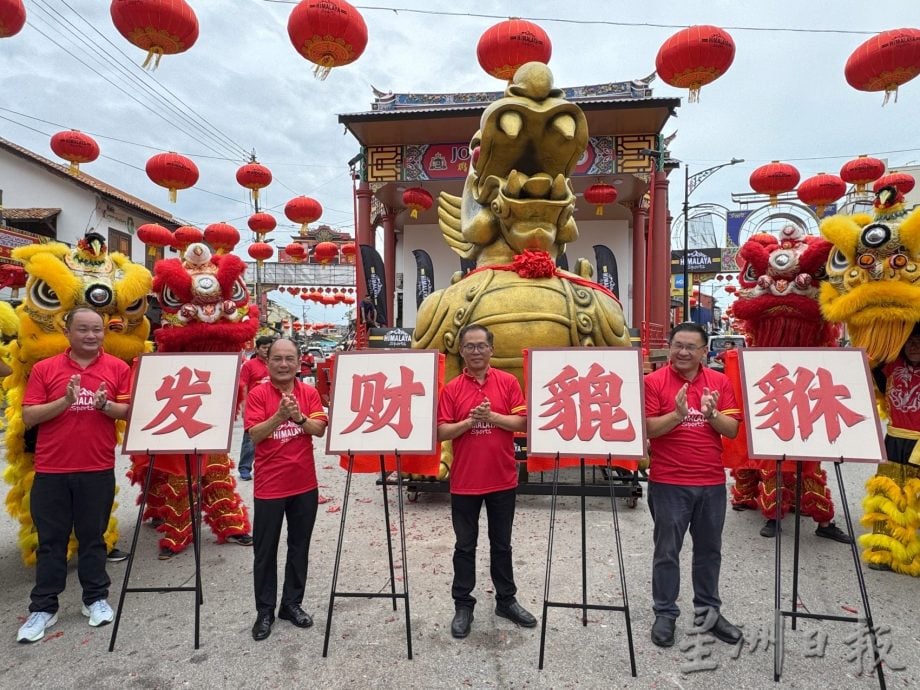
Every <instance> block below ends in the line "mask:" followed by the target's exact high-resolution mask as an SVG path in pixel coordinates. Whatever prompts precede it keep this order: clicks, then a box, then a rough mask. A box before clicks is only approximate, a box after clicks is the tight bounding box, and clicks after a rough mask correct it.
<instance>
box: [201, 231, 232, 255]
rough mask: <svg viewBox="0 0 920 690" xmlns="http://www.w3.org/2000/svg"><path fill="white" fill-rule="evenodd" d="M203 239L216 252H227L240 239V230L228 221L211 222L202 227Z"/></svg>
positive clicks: (230, 250)
mask: <svg viewBox="0 0 920 690" xmlns="http://www.w3.org/2000/svg"><path fill="white" fill-rule="evenodd" d="M204 241H205V242H207V243H208V244H210V245H211V247H213V248H214V251H215V252H217V253H218V254H229V253H230V252H232V251H233V248H234V247H235V246H236V245H237V244H238V243H239V241H240V231H239V230H237V229H236V228H235V227H233V226H232V225H230V224H229V223H211V224H210V225H209V226H208V227H206V228H205V229H204Z"/></svg>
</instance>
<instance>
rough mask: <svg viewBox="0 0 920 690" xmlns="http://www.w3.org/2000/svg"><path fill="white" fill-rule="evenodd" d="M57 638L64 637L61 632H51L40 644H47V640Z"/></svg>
mask: <svg viewBox="0 0 920 690" xmlns="http://www.w3.org/2000/svg"><path fill="white" fill-rule="evenodd" d="M59 637H64V631H63V630H58V631H57V632H53V633H51V634H50V635H45V637H44V638H43V639H42V642H47V641H48V640H56V639H57V638H59Z"/></svg>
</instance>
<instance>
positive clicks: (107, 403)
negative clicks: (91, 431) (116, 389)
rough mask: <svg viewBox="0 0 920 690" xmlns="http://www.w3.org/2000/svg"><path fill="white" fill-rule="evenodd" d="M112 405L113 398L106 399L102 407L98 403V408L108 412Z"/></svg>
mask: <svg viewBox="0 0 920 690" xmlns="http://www.w3.org/2000/svg"><path fill="white" fill-rule="evenodd" d="M111 406H112V401H111V400H106V401H105V402H104V403H103V404H102V407H99V406H98V405H97V406H96V409H97V410H99V411H100V412H106V411H108V409H109V408H110V407H111Z"/></svg>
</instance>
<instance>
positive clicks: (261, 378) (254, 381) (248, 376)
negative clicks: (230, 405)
mask: <svg viewBox="0 0 920 690" xmlns="http://www.w3.org/2000/svg"><path fill="white" fill-rule="evenodd" d="M268 378H269V377H268V364H266V363H265V362H263V361H262V360H261V359H259V358H258V357H253V358H252V359H247V360H246V361H245V362H243V368H242V369H240V387H241V388H242V390H245V391H247V392H249V391H251V390H252V389H253V388H255V387H256V386H258V385H259V384H260V383H265V382H266V381H268Z"/></svg>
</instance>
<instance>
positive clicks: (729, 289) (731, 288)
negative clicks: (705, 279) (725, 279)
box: [725, 285, 738, 295]
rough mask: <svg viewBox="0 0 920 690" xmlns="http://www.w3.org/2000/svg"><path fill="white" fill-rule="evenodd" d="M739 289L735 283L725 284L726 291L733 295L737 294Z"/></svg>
mask: <svg viewBox="0 0 920 690" xmlns="http://www.w3.org/2000/svg"><path fill="white" fill-rule="evenodd" d="M737 291H738V288H736V287H735V286H734V285H726V286H725V292H727V293H728V294H729V295H733V294H735V293H736V292H737Z"/></svg>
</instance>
